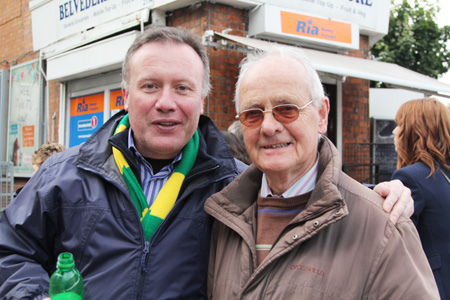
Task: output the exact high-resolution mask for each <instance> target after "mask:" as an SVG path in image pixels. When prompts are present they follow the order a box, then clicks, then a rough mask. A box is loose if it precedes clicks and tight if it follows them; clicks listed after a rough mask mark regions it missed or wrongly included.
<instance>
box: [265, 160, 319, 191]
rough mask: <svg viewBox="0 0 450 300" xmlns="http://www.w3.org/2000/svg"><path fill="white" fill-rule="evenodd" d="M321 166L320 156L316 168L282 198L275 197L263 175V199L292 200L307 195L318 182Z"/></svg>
mask: <svg viewBox="0 0 450 300" xmlns="http://www.w3.org/2000/svg"><path fill="white" fill-rule="evenodd" d="M318 166H319V156H317V160H316V163H315V164H314V166H313V167H312V168H311V169H310V170H309V171H308V172H307V173H306V174H305V175H303V177H302V178H300V179H299V180H298V181H297V182H296V183H294V184H293V185H292V186H291V187H290V188H289V189H287V190H286V191H285V192H284V193H283V194H281V196H277V195H273V194H272V191H271V190H270V187H269V184H268V183H267V178H266V174H264V173H263V177H262V180H261V192H260V193H261V197H283V198H290V197H294V196H299V195H303V194H306V193H308V192H310V191H312V190H313V189H314V186H315V185H316V181H317V173H318Z"/></svg>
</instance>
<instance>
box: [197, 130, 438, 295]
mask: <svg viewBox="0 0 450 300" xmlns="http://www.w3.org/2000/svg"><path fill="white" fill-rule="evenodd" d="M319 150H320V159H319V174H318V181H317V184H316V187H315V189H314V191H313V192H312V195H311V198H310V200H309V202H308V204H307V207H306V209H305V210H304V211H302V212H301V213H300V214H299V215H298V216H297V217H295V218H294V219H293V220H292V222H291V223H290V224H289V225H288V226H287V227H286V228H285V229H284V231H283V232H282V233H281V234H280V236H279V238H278V240H277V242H276V243H274V246H273V248H272V250H271V251H270V253H269V255H268V256H267V257H266V258H265V260H264V261H263V262H262V263H261V265H259V266H258V267H257V266H256V251H255V234H254V233H255V228H256V225H255V201H256V197H257V193H258V191H259V188H260V183H261V176H262V173H261V172H260V171H259V170H257V169H256V168H254V167H253V166H252V167H250V168H249V169H248V170H246V171H245V172H244V173H243V174H242V175H241V176H240V177H238V178H237V179H236V180H235V181H234V182H233V183H231V184H230V185H229V186H228V187H226V188H225V189H224V190H223V191H222V192H220V193H217V194H214V195H213V196H211V197H210V198H209V199H208V200H207V201H206V203H205V209H206V211H207V212H208V213H209V214H210V215H212V216H213V217H214V218H215V219H216V220H215V222H214V225H213V234H212V241H211V254H210V264H209V272H208V273H209V274H208V297H209V299H214V300H219V299H226V300H232V299H258V300H260V299H271V300H275V299H282V300H288V299H308V300H313V299H375V300H380V299H402V300H405V299H414V300H418V299H424V300H425V299H426V300H430V299H439V293H438V290H437V287H436V283H435V281H434V278H433V273H432V272H431V269H430V267H429V265H428V261H427V259H426V257H425V254H424V252H423V250H422V246H421V244H420V240H419V236H418V234H417V231H416V229H415V227H414V225H413V223H412V222H411V221H410V220H409V219H408V218H405V217H401V218H400V220H399V222H398V223H397V224H396V225H393V224H392V223H391V222H389V220H388V215H387V214H386V213H385V212H384V211H383V209H382V207H381V204H382V199H381V198H380V197H379V196H378V195H377V194H376V193H375V192H373V191H371V190H370V189H368V188H366V187H364V186H362V185H361V184H359V183H358V182H356V181H355V180H353V179H351V178H350V177H349V176H347V175H346V174H344V173H343V172H342V171H341V160H340V158H339V154H338V152H337V149H336V148H335V147H334V145H333V144H332V143H331V142H330V141H329V140H328V139H326V138H324V139H323V140H322V142H321V145H320V146H319Z"/></svg>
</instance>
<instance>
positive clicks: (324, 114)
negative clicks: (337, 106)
mask: <svg viewBox="0 0 450 300" xmlns="http://www.w3.org/2000/svg"><path fill="white" fill-rule="evenodd" d="M329 112H330V100H329V99H328V97H325V98H323V99H322V100H320V106H319V133H320V134H325V132H327V127H328V113H329Z"/></svg>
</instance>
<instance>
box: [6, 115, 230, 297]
mask: <svg viewBox="0 0 450 300" xmlns="http://www.w3.org/2000/svg"><path fill="white" fill-rule="evenodd" d="M122 116H123V114H120V115H116V116H114V117H113V118H111V119H110V120H109V121H108V122H107V123H106V124H105V125H104V126H102V128H100V129H99V130H98V131H97V132H96V133H95V134H94V135H93V136H92V137H91V138H90V139H89V140H88V141H87V142H86V143H84V144H83V145H82V146H81V147H80V146H78V147H74V148H70V149H68V150H66V151H64V152H62V153H59V154H56V155H54V156H52V157H50V158H49V159H48V160H47V161H46V162H44V164H43V165H42V166H41V168H40V169H39V170H38V172H37V173H36V174H35V175H33V177H32V178H31V179H30V181H29V182H28V183H27V184H26V186H25V188H24V189H23V190H22V191H21V193H20V194H19V195H18V196H17V198H16V199H14V201H13V202H12V203H11V204H10V206H9V207H7V208H6V210H5V211H4V213H3V214H2V215H1V217H0V233H1V234H0V299H42V297H43V296H44V295H47V293H48V284H49V275H50V274H52V273H53V271H54V270H55V265H56V259H57V256H58V254H60V253H61V252H65V251H68V252H71V253H73V255H74V257H75V263H76V266H77V268H78V269H79V270H80V272H81V275H82V276H83V279H84V283H85V298H84V299H85V300H90V299H102V300H105V299H120V300H127V299H130V300H131V299H203V298H206V278H207V264H208V256H209V245H210V233H211V224H212V218H211V217H210V216H209V215H208V214H207V213H206V212H205V211H204V209H203V205H204V202H205V200H206V199H207V198H208V197H209V196H210V195H211V194H213V193H215V192H217V191H220V190H221V189H222V188H223V187H225V186H226V185H227V184H228V183H229V182H231V181H232V180H233V179H234V178H235V177H236V175H237V167H236V163H235V161H234V159H233V157H232V155H231V151H230V150H229V149H228V146H227V144H226V143H225V141H224V140H223V138H222V135H221V133H220V131H219V130H218V128H217V127H216V126H215V125H214V123H213V122H212V121H211V120H210V119H209V118H207V117H205V116H201V118H200V122H199V136H200V145H199V153H198V156H197V159H196V163H195V164H194V167H193V168H192V169H191V171H190V172H189V174H188V176H187V177H186V179H185V181H184V183H183V186H182V188H181V191H180V194H179V197H178V199H177V202H176V204H175V206H174V208H173V209H172V211H171V212H170V213H169V215H168V216H167V218H166V219H165V220H164V222H163V223H162V224H161V226H160V227H159V228H158V230H157V232H156V233H155V235H154V236H153V237H152V239H151V240H150V242H145V240H144V234H143V230H142V226H141V224H140V220H139V216H138V213H137V210H136V208H135V206H134V204H133V202H132V201H131V199H130V196H129V193H128V191H127V187H126V184H125V182H124V181H123V177H122V176H121V175H120V173H119V170H118V168H117V166H116V164H115V162H114V160H113V157H112V153H111V144H114V145H115V146H116V147H118V148H120V149H121V150H122V151H124V152H125V157H126V158H127V160H129V158H130V157H131V156H130V155H131V154H130V153H129V152H128V150H127V132H126V131H124V132H122V133H119V134H118V135H115V136H114V137H112V138H110V137H111V136H112V135H113V132H114V129H115V128H116V126H117V124H118V121H119V119H120V118H121V117H122ZM129 163H130V165H131V167H132V168H133V169H134V171H135V174H136V175H137V177H138V178H139V174H138V173H139V172H136V170H137V167H136V165H135V164H134V163H133V162H132V161H129Z"/></svg>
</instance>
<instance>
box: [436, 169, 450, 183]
mask: <svg viewBox="0 0 450 300" xmlns="http://www.w3.org/2000/svg"><path fill="white" fill-rule="evenodd" d="M438 170H439V172H441V174H442V175H444V177H445V179H447V182H448V183H449V184H450V178H448V176H447V175H445V173H444V172H442V170H441V169H440V168H439V167H438Z"/></svg>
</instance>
